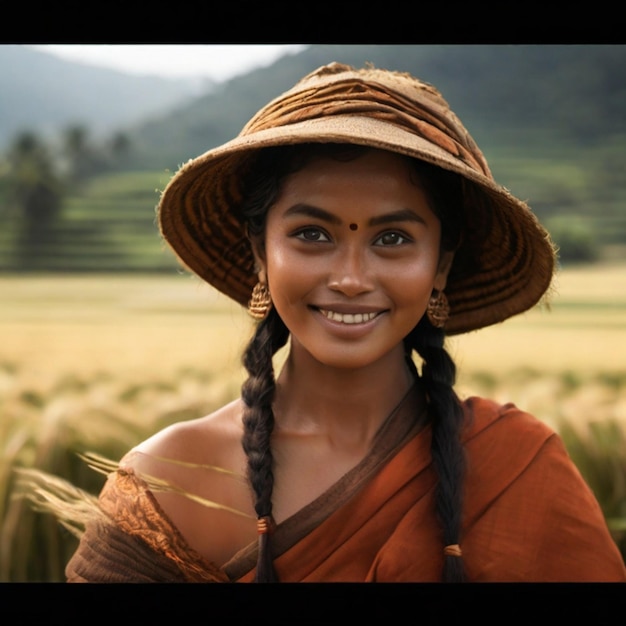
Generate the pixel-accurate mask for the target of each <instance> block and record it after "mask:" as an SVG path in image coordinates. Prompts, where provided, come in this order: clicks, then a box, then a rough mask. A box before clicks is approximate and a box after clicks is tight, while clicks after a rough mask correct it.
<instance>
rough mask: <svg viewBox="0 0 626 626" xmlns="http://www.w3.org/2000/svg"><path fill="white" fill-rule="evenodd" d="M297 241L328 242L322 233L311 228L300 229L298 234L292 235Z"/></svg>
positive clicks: (317, 229)
mask: <svg viewBox="0 0 626 626" xmlns="http://www.w3.org/2000/svg"><path fill="white" fill-rule="evenodd" d="M294 236H295V237H296V238H297V239H303V240H304V241H313V242H317V241H330V239H329V238H328V237H327V235H326V233H324V231H322V230H320V229H319V228H315V227H313V226H311V227H308V228H301V229H300V230H299V231H298V232H296V233H294Z"/></svg>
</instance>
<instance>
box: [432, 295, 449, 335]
mask: <svg viewBox="0 0 626 626" xmlns="http://www.w3.org/2000/svg"><path fill="white" fill-rule="evenodd" d="M426 315H428V320H429V321H430V323H431V324H432V325H433V326H434V327H435V328H443V327H444V326H445V325H446V322H447V321H448V317H450V305H449V304H448V298H446V294H445V293H443V291H437V295H435V294H433V295H432V296H431V297H430V300H429V301H428V306H427V307H426Z"/></svg>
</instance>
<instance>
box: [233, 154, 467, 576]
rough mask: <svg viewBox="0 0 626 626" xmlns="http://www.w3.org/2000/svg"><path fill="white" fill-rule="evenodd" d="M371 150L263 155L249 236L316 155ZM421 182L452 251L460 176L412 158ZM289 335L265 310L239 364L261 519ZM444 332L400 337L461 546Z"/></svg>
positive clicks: (453, 539) (267, 539) (454, 408)
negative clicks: (420, 390) (277, 360)
mask: <svg viewBox="0 0 626 626" xmlns="http://www.w3.org/2000/svg"><path fill="white" fill-rule="evenodd" d="M368 149H369V148H365V147H359V146H354V145H337V144H303V145H294V146H280V147H276V148H266V149H263V150H261V151H260V152H259V153H258V154H257V155H256V156H255V157H254V160H253V163H251V164H250V167H249V168H248V172H249V174H248V175H247V176H245V177H244V182H243V189H242V191H243V198H244V201H243V202H242V204H241V206H240V207H239V208H238V217H239V219H240V220H241V221H242V222H244V223H245V224H246V226H247V229H248V234H249V236H250V237H251V238H252V239H254V240H256V242H257V244H258V245H259V246H260V249H261V250H262V246H263V235H264V231H265V218H266V215H267V212H268V210H269V209H270V207H271V206H272V205H273V203H274V202H275V200H276V198H277V196H278V194H279V191H280V187H281V183H282V181H283V180H284V178H285V177H287V176H288V175H289V174H291V173H293V172H295V171H297V170H299V169H300V168H301V167H303V166H304V165H305V164H306V163H307V162H308V160H309V159H311V158H312V157H313V156H314V155H325V156H332V157H333V158H337V159H340V160H349V159H352V158H355V157H356V156H358V155H360V154H362V153H363V152H364V151H366V150H368ZM412 163H414V166H415V172H416V174H417V175H418V176H419V180H420V184H421V185H422V186H423V187H424V188H425V190H426V193H427V194H428V195H429V199H430V200H431V205H432V208H433V210H434V212H435V214H436V215H437V216H438V217H439V219H440V220H441V225H442V229H441V249H442V251H444V250H454V249H455V248H456V247H457V246H458V242H459V239H460V236H461V232H462V228H463V226H462V216H461V214H460V213H461V212H460V210H459V208H458V207H460V206H461V194H462V191H461V184H460V183H459V179H458V177H457V176H455V175H453V174H450V173H449V172H446V171H444V170H442V169H441V168H438V167H435V166H433V165H430V164H428V163H425V162H422V161H417V160H412ZM288 338H289V331H288V329H287V327H286V326H285V324H284V322H283V321H282V319H281V318H280V316H279V315H278V313H277V312H276V310H275V309H273V308H272V309H270V311H269V313H268V315H267V317H265V318H264V319H263V320H261V321H260V322H259V323H258V325H257V327H256V329H255V332H254V334H253V336H252V338H251V339H250V341H249V343H248V345H247V347H246V349H245V351H244V354H243V365H244V367H245V369H246V371H247V373H248V378H247V379H246V381H245V382H244V383H243V385H242V399H243V401H244V405H245V406H244V417H243V426H244V434H243V438H242V445H243V448H244V451H245V453H246V456H247V459H248V465H247V473H248V480H249V482H250V485H251V487H252V492H253V496H254V508H255V511H256V514H257V516H258V518H269V519H271V515H272V501H271V499H272V489H273V485H274V474H273V457H272V450H271V434H272V430H273V427H274V414H273V411H272V401H273V398H274V392H275V376H274V368H273V356H274V355H275V354H276V352H277V351H278V350H279V349H280V348H281V347H283V346H284V345H285V344H286V342H287V340H288ZM444 342H445V334H444V331H443V330H442V329H439V328H435V327H434V326H433V325H432V324H431V323H430V322H429V321H428V318H427V316H424V317H423V318H422V319H421V320H420V322H419V323H418V324H417V326H416V327H415V328H414V329H413V330H412V331H411V332H410V333H409V335H408V336H407V337H406V338H405V340H404V346H405V353H406V355H407V362H408V364H409V367H411V369H412V370H413V371H414V373H415V375H416V376H417V375H418V372H417V368H416V366H415V363H414V361H413V352H416V353H417V354H418V355H419V356H420V357H421V359H422V368H421V369H422V373H421V376H422V379H423V381H424V384H425V388H426V393H427V400H428V404H429V412H430V418H431V421H432V444H431V454H432V459H433V465H434V467H435V470H436V473H437V476H438V482H437V488H436V496H435V498H436V513H437V516H438V520H439V523H440V524H441V527H442V541H443V544H444V545H445V546H448V545H455V544H458V543H460V530H461V514H462V484H463V475H464V452H463V447H462V444H461V441H460V431H461V427H462V421H463V413H462V409H461V403H460V401H459V399H458V396H457V395H456V393H455V391H454V383H455V379H456V367H455V364H454V361H453V360H452V358H451V357H450V355H449V354H448V352H447V351H446V350H445V348H444ZM444 558H445V561H444V569H443V573H442V577H443V580H444V581H445V582H460V581H462V580H463V579H464V575H463V564H462V560H461V559H460V558H459V557H458V556H445V557H444ZM255 581H256V582H277V581H278V578H277V575H276V572H275V570H274V568H273V565H272V552H271V532H270V533H261V534H259V549H258V559H257V568H256V576H255Z"/></svg>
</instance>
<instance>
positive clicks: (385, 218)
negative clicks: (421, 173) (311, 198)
mask: <svg viewBox="0 0 626 626" xmlns="http://www.w3.org/2000/svg"><path fill="white" fill-rule="evenodd" d="M290 215H306V216H308V217H313V218H316V219H319V220H322V221H324V222H328V223H329V224H337V225H339V224H341V223H342V222H341V219H339V218H338V217H337V216H336V215H334V214H333V213H329V212H328V211H325V210H324V209H320V208H319V207H316V206H312V205H310V204H303V203H298V204H294V205H293V206H292V207H290V208H289V209H287V211H285V217H289V216H290ZM395 222H419V223H420V224H426V222H425V221H424V219H423V218H422V217H421V216H420V215H418V214H417V213H415V212H414V211H411V209H400V210H399V211H393V212H392V213H385V214H384V215H377V216H376V217H373V218H372V219H370V220H369V222H368V226H381V225H383V224H392V223H395Z"/></svg>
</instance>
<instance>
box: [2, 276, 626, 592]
mask: <svg viewBox="0 0 626 626" xmlns="http://www.w3.org/2000/svg"><path fill="white" fill-rule="evenodd" d="M0 294H1V296H2V306H0V333H1V337H2V341H0V441H2V448H3V451H2V455H0V581H8V580H13V581H23V580H60V579H62V571H63V564H64V563H65V562H66V560H67V557H68V554H69V553H71V551H72V549H73V544H72V543H71V542H68V541H67V539H66V538H65V537H63V536H60V535H59V534H58V532H59V531H58V528H57V524H56V522H55V521H54V520H53V519H48V517H49V516H41V515H40V516H38V517H36V516H34V514H33V513H32V512H31V513H29V512H28V510H27V508H26V503H24V502H23V501H20V500H16V499H11V498H10V497H9V496H10V494H11V490H12V489H13V485H12V482H13V480H12V471H13V468H16V467H21V468H38V469H41V470H43V471H45V472H48V473H50V474H52V475H54V476H62V477H64V478H67V479H69V480H70V482H71V483H73V484H75V485H78V486H80V487H82V488H85V489H87V491H88V492H90V493H96V492H97V491H98V489H99V485H100V484H101V483H99V482H98V480H99V479H100V478H101V477H100V476H99V475H97V476H96V477H95V478H94V476H93V475H92V474H93V472H91V471H90V470H89V468H88V467H85V464H84V463H83V462H82V461H81V460H80V459H78V458H77V453H84V452H86V451H96V452H99V453H101V454H103V455H105V456H107V457H108V458H112V459H113V460H118V459H119V458H120V456H121V455H122V454H123V453H124V452H125V451H126V450H128V448H129V447H131V446H133V445H135V443H137V442H138V441H140V440H141V439H143V438H145V437H146V436H149V435H150V434H152V433H153V432H155V431H156V430H158V429H160V428H162V427H164V426H165V425H167V424H168V423H171V422H173V421H178V420H181V419H190V418H193V417H199V416H201V415H203V414H206V413H208V412H209V411H211V410H213V409H215V408H217V407H218V406H220V405H222V404H224V403H225V402H227V401H228V400H229V399H232V398H233V397H235V396H236V395H237V394H238V393H239V386H240V382H241V380H243V375H244V374H243V369H242V367H241V366H240V353H241V350H242V348H243V346H244V344H245V342H246V341H247V339H248V337H249V335H250V333H251V331H252V327H253V323H252V320H251V319H250V318H249V317H248V316H247V314H246V312H245V311H243V310H242V309H241V308H240V307H239V306H238V305H236V304H234V303H231V302H230V301H229V300H228V299H226V298H225V297H223V296H221V295H219V294H217V293H216V292H215V291H214V290H212V289H211V288H209V287H208V286H206V285H204V284H203V283H201V282H200V281H199V280H197V279H195V278H192V277H189V276H182V275H177V274H174V275H172V276H104V275H89V276H87V275H84V276H76V275H73V276H40V277H27V276H12V277H0ZM625 313H626V264H622V265H618V264H613V265H599V266H594V267H585V268H577V269H568V270H565V271H564V272H562V274H561V276H560V278H559V284H558V291H557V293H556V294H555V295H554V298H553V305H552V310H551V311H550V312H548V311H546V310H542V309H535V310H532V311H530V312H528V313H526V314H524V315H521V316H518V317H516V318H513V319H511V320H509V321H507V322H505V323H504V324H501V325H498V326H494V327H491V328H487V329H483V330H480V331H477V332H475V333H471V334H469V335H466V336H461V337H458V338H452V339H451V340H450V343H449V348H450V350H451V352H452V354H453V356H454V358H455V360H456V361H457V364H458V366H459V374H460V375H459V391H460V393H461V395H469V394H474V393H476V394H481V395H485V396H489V397H492V398H494V399H496V400H498V401H501V402H507V401H513V402H515V403H516V404H518V406H520V407H521V408H523V409H525V410H527V411H529V412H531V413H533V414H534V415H536V416H537V417H538V418H539V419H542V420H544V421H546V422H548V423H550V424H551V425H553V426H554V427H555V428H557V429H559V428H561V427H562V425H563V424H566V425H568V428H569V430H566V433H567V434H568V437H569V440H570V441H571V442H572V443H571V446H572V449H573V450H574V449H575V450H577V454H578V458H580V459H581V461H580V463H581V467H582V466H585V467H591V468H601V469H602V468H604V466H605V465H606V463H604V464H603V462H601V461H602V459H605V460H606V459H608V460H609V461H611V463H613V464H616V465H615V467H616V468H617V469H615V468H613V465H611V466H610V467H608V469H606V471H604V470H603V471H604V474H602V475H599V474H598V472H599V470H597V471H596V472H595V474H592V473H591V471H592V470H586V471H588V472H589V474H588V475H589V476H590V478H591V479H593V481H594V488H595V489H596V490H597V492H598V493H599V494H600V493H605V492H606V493H607V494H608V495H607V496H606V501H607V502H608V504H607V505H606V506H605V510H606V512H607V514H608V515H611V516H614V517H615V518H616V519H617V520H618V522H619V523H620V524H621V523H624V522H623V518H624V512H623V511H622V508H621V507H623V506H626V505H624V504H623V503H624V502H626V500H624V495H623V492H624V489H625V488H626V487H624V485H623V484H622V483H623V481H622V482H620V481H619V480H616V479H615V473H616V472H617V473H618V474H619V476H621V475H622V474H623V456H624V455H623V453H622V452H621V451H620V450H619V449H618V447H619V446H620V445H623V444H622V443H620V442H621V441H623V440H618V439H615V437H612V438H610V437H609V439H611V441H609V443H605V439H606V437H605V436H604V435H603V433H604V431H603V430H602V428H604V427H605V425H606V429H607V431H606V432H613V430H611V429H613V428H617V429H618V430H616V431H615V432H622V433H623V432H626V350H625V349H624V348H625V347H626V315H625ZM283 354H284V352H283ZM277 361H280V356H279V357H278V358H277ZM614 425H615V426H614ZM619 425H621V426H619ZM600 426H601V427H602V428H600ZM620 429H621V430H620ZM598 433H600V435H602V437H599V436H598ZM577 437H578V439H577ZM594 437H595V440H596V444H595V447H593V446H591V447H588V446H587V447H586V443H585V442H587V441H593V440H594ZM600 444H602V445H600ZM609 444H610V445H609ZM616 446H617V447H616ZM596 449H597V450H596ZM585 455H586V456H585ZM602 455H604V456H602ZM596 474H598V476H599V477H596ZM615 494H617V495H615ZM613 502H616V504H615V505H613V504H612V503H613ZM611 507H613V508H611ZM42 555H43V556H42Z"/></svg>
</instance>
